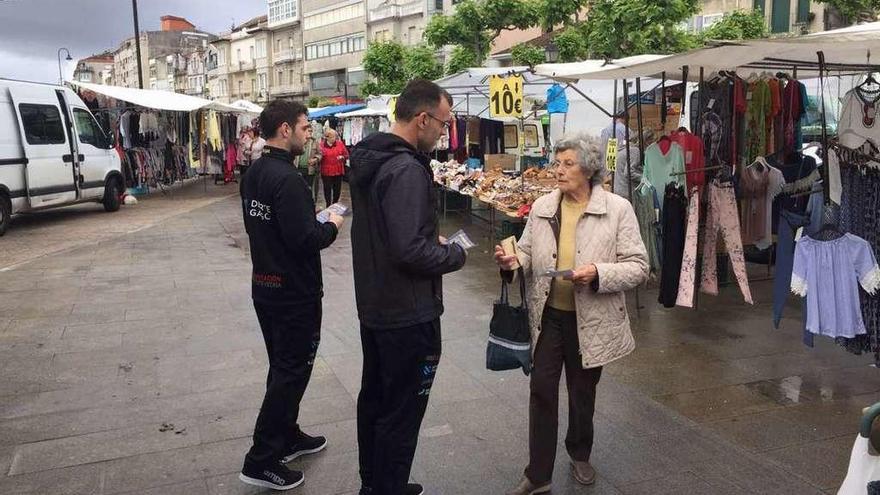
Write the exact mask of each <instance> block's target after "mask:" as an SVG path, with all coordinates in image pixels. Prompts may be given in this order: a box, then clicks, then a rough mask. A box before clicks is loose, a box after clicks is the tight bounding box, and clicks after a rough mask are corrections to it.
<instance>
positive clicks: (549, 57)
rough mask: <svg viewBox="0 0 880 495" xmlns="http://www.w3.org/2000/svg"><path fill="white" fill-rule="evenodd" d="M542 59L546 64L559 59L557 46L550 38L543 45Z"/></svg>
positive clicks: (553, 62)
mask: <svg viewBox="0 0 880 495" xmlns="http://www.w3.org/2000/svg"><path fill="white" fill-rule="evenodd" d="M544 59H545V60H546V61H547V63H548V64H555V63H556V62H557V61H558V60H559V48H557V47H556V43H554V42H553V41H552V40H551V41H550V43H547V46H545V47H544Z"/></svg>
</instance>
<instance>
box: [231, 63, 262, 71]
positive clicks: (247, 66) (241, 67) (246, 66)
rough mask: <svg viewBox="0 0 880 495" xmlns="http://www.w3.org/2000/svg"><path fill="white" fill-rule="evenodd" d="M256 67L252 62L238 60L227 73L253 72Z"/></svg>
mask: <svg viewBox="0 0 880 495" xmlns="http://www.w3.org/2000/svg"><path fill="white" fill-rule="evenodd" d="M256 67H257V66H256V64H255V63H254V61H253V60H239V61H238V62H233V63H232V66H231V67H230V69H229V72H244V71H249V70H254V69H255V68H256Z"/></svg>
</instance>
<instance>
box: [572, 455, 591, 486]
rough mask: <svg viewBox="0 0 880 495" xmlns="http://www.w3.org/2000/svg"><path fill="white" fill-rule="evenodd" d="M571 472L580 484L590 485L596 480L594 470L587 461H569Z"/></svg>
mask: <svg viewBox="0 0 880 495" xmlns="http://www.w3.org/2000/svg"><path fill="white" fill-rule="evenodd" d="M571 474H573V475H574V479H576V480H577V481H578V483H580V484H582V485H592V484H593V483H595V482H596V470H595V469H593V466H591V465H590V463H589V461H587V462H583V461H571Z"/></svg>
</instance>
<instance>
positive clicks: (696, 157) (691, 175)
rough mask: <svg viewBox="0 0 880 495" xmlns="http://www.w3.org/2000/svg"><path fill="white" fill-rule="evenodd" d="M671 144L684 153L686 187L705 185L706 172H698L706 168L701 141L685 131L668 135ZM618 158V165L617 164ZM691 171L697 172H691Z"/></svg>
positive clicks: (689, 188)
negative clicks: (673, 143)
mask: <svg viewBox="0 0 880 495" xmlns="http://www.w3.org/2000/svg"><path fill="white" fill-rule="evenodd" d="M669 138H670V139H672V141H673V142H676V143H678V145H679V146H681V149H682V151H684V168H685V170H687V171H688V174H687V187H688V190H691V189H693V188H695V187H698V188H702V187H703V186H704V185H705V184H706V172H705V171H703V170H700V169H702V168H705V167H706V157H705V156H704V155H703V153H704V150H703V140H702V139H700V138H699V137H698V136H696V135H694V134H691V133H690V132H688V131H686V130H682V131H676V132H673V133H672V134H670V135H669ZM619 160H620V159H619V158H618V163H619ZM691 170H697V171H695V172H691Z"/></svg>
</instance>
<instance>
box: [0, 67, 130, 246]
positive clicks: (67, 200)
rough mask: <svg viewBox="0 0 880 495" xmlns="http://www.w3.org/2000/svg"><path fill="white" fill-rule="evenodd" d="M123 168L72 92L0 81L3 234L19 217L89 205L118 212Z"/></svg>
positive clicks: (0, 212) (0, 232)
mask: <svg viewBox="0 0 880 495" xmlns="http://www.w3.org/2000/svg"><path fill="white" fill-rule="evenodd" d="M121 168H122V167H121V164H120V160H119V155H118V154H117V153H116V151H115V150H114V149H113V142H112V140H111V139H110V137H109V136H108V135H107V133H105V132H104V130H102V129H101V126H100V125H98V122H97V121H96V120H95V117H94V116H93V115H92V113H91V112H90V111H89V109H88V108H87V107H86V105H85V103H83V101H82V100H81V99H80V98H79V96H77V95H76V93H74V92H73V91H72V90H71V89H70V88H67V87H64V86H58V85H52V84H41V83H32V82H23V81H13V80H8V79H0V235H3V234H4V233H5V232H6V229H7V228H8V227H9V223H10V219H11V216H12V215H14V214H16V213H22V212H30V211H36V210H42V209H45V208H53V207H56V206H66V205H71V204H75V203H84V202H89V201H93V202H98V203H103V205H104V209H105V210H107V211H116V210H118V209H119V202H120V196H121V195H122V193H123V192H124V184H125V181H124V180H123V176H122V172H121Z"/></svg>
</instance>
